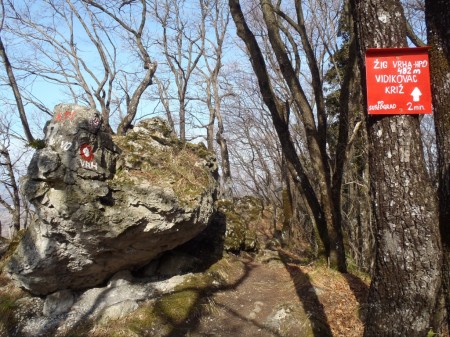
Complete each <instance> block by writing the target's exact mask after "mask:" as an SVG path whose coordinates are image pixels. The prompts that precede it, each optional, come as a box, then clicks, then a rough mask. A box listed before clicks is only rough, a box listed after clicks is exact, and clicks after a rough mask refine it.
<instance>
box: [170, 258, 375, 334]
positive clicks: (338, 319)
mask: <svg viewBox="0 0 450 337" xmlns="http://www.w3.org/2000/svg"><path fill="white" fill-rule="evenodd" d="M237 259H238V260H239V261H240V262H242V266H243V268H241V269H239V268H230V269H229V271H228V273H229V278H228V279H229V285H230V286H229V287H226V288H224V289H221V290H219V291H217V292H215V293H213V294H211V295H210V297H209V299H208V300H209V304H210V307H212V309H211V308H210V309H209V310H207V312H206V314H205V312H204V313H203V314H202V315H201V317H198V318H197V320H196V322H195V324H192V323H193V322H192V321H191V322H190V324H189V333H188V334H186V330H185V331H184V334H183V335H185V336H191V337H193V336H245V337H247V336H255V337H256V336H258V337H272V336H275V337H281V336H283V337H285V336H292V337H302V336H305V337H306V336H308V337H309V336H311V337H319V336H320V337H326V336H335V337H338V336H339V337H353V336H355V337H356V336H362V335H363V323H362V321H361V315H362V314H363V312H364V304H365V300H366V297H367V292H368V283H369V280H368V278H367V277H365V276H364V275H359V276H357V275H353V274H350V273H349V274H340V273H338V272H336V271H333V270H331V269H329V268H327V267H326V266H321V265H317V263H316V264H315V263H311V264H308V265H302V264H301V263H299V262H300V261H299V260H297V259H296V258H295V257H293V256H291V255H288V254H287V253H285V252H282V251H278V252H274V251H265V254H262V255H260V256H258V257H256V258H255V257H251V256H244V257H238V258H237ZM180 332H181V331H180ZM175 335H176V334H173V336H175Z"/></svg>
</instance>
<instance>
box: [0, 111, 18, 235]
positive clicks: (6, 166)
mask: <svg viewBox="0 0 450 337" xmlns="http://www.w3.org/2000/svg"><path fill="white" fill-rule="evenodd" d="M0 134H1V140H0V188H1V189H2V193H1V194H0V205H1V206H3V207H4V208H5V209H6V210H7V211H8V213H9V214H10V216H11V228H12V232H10V235H11V236H12V235H14V233H16V232H17V231H19V230H20V228H21V223H22V221H21V212H22V207H21V202H22V201H21V196H20V190H19V184H18V181H17V176H16V171H15V165H16V162H17V160H16V161H13V160H12V158H11V152H10V147H11V133H10V124H9V123H7V122H6V121H5V120H3V119H2V120H1V121H0ZM3 192H4V193H3Z"/></svg>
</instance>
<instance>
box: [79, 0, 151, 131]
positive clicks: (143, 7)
mask: <svg viewBox="0 0 450 337" xmlns="http://www.w3.org/2000/svg"><path fill="white" fill-rule="evenodd" d="M83 2H85V3H87V4H89V5H90V6H93V7H95V8H98V9H99V10H101V11H102V12H103V13H104V14H106V15H108V16H109V17H110V18H111V19H113V20H114V21H115V22H116V23H117V24H119V26H120V27H121V28H122V29H123V30H124V31H125V32H126V34H127V36H128V38H129V39H130V40H132V41H133V45H134V46H135V47H136V48H137V53H138V55H139V57H140V58H141V60H142V63H143V68H144V70H145V71H144V77H143V78H141V79H140V81H139V82H138V85H137V87H136V88H135V89H134V92H132V93H131V94H130V93H129V92H126V103H127V113H126V115H125V117H124V118H123V119H122V120H121V122H120V124H119V127H118V130H117V132H118V133H119V134H124V133H126V132H127V130H128V129H129V128H130V127H131V126H132V122H133V120H134V118H135V117H136V114H137V110H138V105H139V102H140V100H141V97H142V94H143V93H144V91H145V90H146V89H147V88H148V86H150V85H151V84H152V79H153V76H154V74H155V72H156V68H157V63H156V62H154V61H152V59H151V57H150V54H149V53H148V51H147V48H146V46H145V45H144V41H143V34H144V30H145V28H146V27H145V26H146V18H147V1H146V0H140V1H128V2H126V3H124V2H121V4H120V5H118V4H116V3H117V2H114V1H113V2H111V1H106V2H105V4H101V3H100V1H92V0H83ZM135 3H138V4H139V5H140V16H138V17H139V20H136V24H133V23H134V19H132V18H130V17H131V13H126V14H121V10H122V8H123V7H124V6H126V5H127V6H130V7H131V6H133V5H134V4H135ZM124 17H128V21H126V20H125V18H124Z"/></svg>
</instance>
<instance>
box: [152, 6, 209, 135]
mask: <svg viewBox="0 0 450 337" xmlns="http://www.w3.org/2000/svg"><path fill="white" fill-rule="evenodd" d="M187 5H188V3H186V2H185V1H184V0H183V1H180V0H165V1H154V2H153V3H152V8H151V13H152V15H154V16H155V18H156V20H157V21H158V23H159V24H160V25H161V27H162V39H161V42H160V45H161V49H162V52H163V55H164V59H165V62H166V64H167V66H168V68H169V71H170V73H171V75H172V77H173V83H174V85H175V88H176V95H175V96H176V101H177V104H178V117H179V127H180V128H179V137H180V139H181V141H186V112H187V111H186V109H187V106H188V104H189V98H188V90H189V85H190V81H191V79H192V76H193V74H194V72H195V70H196V69H197V67H198V65H199V61H200V59H201V58H202V56H203V53H204V49H205V36H206V29H205V27H206V26H205V23H206V16H207V15H208V9H209V8H208V4H207V2H206V1H205V0H198V9H199V12H200V15H199V17H197V18H195V15H194V14H193V13H194V12H195V11H194V10H193V9H189V8H188V6H187ZM186 12H188V13H191V17H189V16H188V15H186V16H183V13H186ZM160 93H162V94H164V93H167V91H166V92H163V91H160ZM162 99H163V100H167V98H162ZM165 110H166V112H167V111H168V108H167V106H165Z"/></svg>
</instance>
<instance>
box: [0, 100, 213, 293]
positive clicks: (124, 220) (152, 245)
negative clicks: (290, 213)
mask: <svg viewBox="0 0 450 337" xmlns="http://www.w3.org/2000/svg"><path fill="white" fill-rule="evenodd" d="M171 133H172V132H171V130H170V128H169V127H168V126H167V124H166V123H165V122H164V121H162V120H160V119H151V120H145V121H141V122H140V123H138V124H137V125H136V126H135V127H134V129H133V130H132V131H130V132H129V133H128V134H127V135H126V136H124V137H118V136H116V137H112V136H111V135H110V134H109V133H107V132H105V130H104V129H103V126H102V118H101V116H100V114H99V113H98V112H97V111H95V110H93V109H88V108H84V107H80V106H76V105H63V104H62V105H58V106H56V107H55V113H54V117H53V119H52V120H51V121H50V122H49V123H48V124H47V126H46V128H45V147H44V148H42V149H40V150H37V151H36V153H35V155H34V156H33V159H32V160H31V163H30V165H29V168H28V176H27V180H26V182H25V184H24V190H25V194H26V196H27V198H28V199H29V201H30V202H31V203H32V204H33V205H34V207H35V209H36V216H35V219H34V220H33V223H32V224H31V225H30V227H29V229H28V230H27V232H26V234H25V236H24V238H23V239H22V241H21V243H20V244H19V246H18V248H17V249H16V251H15V253H14V254H13V256H12V258H11V259H10V261H9V263H8V265H7V271H8V273H9V274H10V275H11V276H12V278H13V279H14V280H16V281H18V282H19V283H20V285H21V286H22V287H24V288H26V289H27V290H29V291H30V292H32V293H33V294H38V295H44V294H49V293H52V292H55V291H58V290H63V289H69V288H70V289H81V288H88V287H93V286H96V285H99V284H101V283H102V282H105V281H106V280H107V279H108V278H109V277H111V276H112V275H113V274H114V273H116V272H118V271H120V270H126V269H127V270H132V269H135V268H139V267H142V266H143V265H145V264H147V263H148V262H149V261H151V260H152V259H154V258H156V257H157V256H159V255H160V253H162V252H164V251H168V250H171V249H173V248H174V247H176V246H179V245H181V244H183V243H185V242H187V241H188V240H190V239H192V238H194V237H195V236H196V235H198V234H199V233H200V232H201V231H202V230H203V229H204V228H205V227H206V226H207V224H208V223H209V221H210V219H211V218H212V215H213V213H214V199H215V195H216V182H217V180H216V175H217V165H216V161H215V158H214V157H213V156H212V155H211V154H210V153H209V152H208V151H206V149H205V148H204V147H203V146H201V145H192V144H186V143H181V142H179V141H178V140H176V139H174V138H171Z"/></svg>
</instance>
